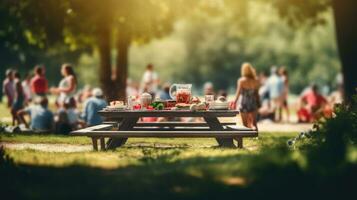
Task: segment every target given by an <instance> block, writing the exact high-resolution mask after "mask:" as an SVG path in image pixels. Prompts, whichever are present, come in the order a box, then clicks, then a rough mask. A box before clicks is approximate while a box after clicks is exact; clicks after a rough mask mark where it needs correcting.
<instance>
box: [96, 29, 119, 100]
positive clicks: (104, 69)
mask: <svg viewBox="0 0 357 200" xmlns="http://www.w3.org/2000/svg"><path fill="white" fill-rule="evenodd" d="M98 48H99V60H100V66H99V81H100V87H101V88H102V89H103V92H104V97H105V99H107V100H108V101H112V100H114V99H115V98H116V93H115V90H113V81H112V78H111V74H112V67H111V59H110V50H111V47H110V30H109V28H102V29H100V32H99V33H98Z"/></svg>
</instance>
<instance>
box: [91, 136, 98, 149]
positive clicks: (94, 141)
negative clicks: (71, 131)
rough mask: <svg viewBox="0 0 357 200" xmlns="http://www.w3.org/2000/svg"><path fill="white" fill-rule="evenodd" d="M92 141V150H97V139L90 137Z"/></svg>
mask: <svg viewBox="0 0 357 200" xmlns="http://www.w3.org/2000/svg"><path fill="white" fill-rule="evenodd" d="M92 143H93V150H94V151H98V139H97V138H95V137H92Z"/></svg>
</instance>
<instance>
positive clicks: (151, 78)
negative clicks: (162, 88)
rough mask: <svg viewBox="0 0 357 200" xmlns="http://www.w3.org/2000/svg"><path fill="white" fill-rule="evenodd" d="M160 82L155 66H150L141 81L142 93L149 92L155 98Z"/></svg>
mask: <svg viewBox="0 0 357 200" xmlns="http://www.w3.org/2000/svg"><path fill="white" fill-rule="evenodd" d="M159 82H160V81H159V76H158V74H157V73H156V72H155V71H154V65H152V64H148V65H147V66H146V71H145V72H144V74H143V77H142V80H141V91H144V90H147V92H148V93H150V94H151V95H152V96H153V97H154V96H155V94H156V92H157V89H158V85H159Z"/></svg>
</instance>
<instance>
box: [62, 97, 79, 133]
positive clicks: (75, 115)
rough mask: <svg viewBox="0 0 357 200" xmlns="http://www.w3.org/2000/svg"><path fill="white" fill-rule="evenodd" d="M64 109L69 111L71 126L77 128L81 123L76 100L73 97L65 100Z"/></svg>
mask: <svg viewBox="0 0 357 200" xmlns="http://www.w3.org/2000/svg"><path fill="white" fill-rule="evenodd" d="M64 110H65V112H66V113H67V116H68V121H69V124H70V125H71V127H72V128H73V129H77V128H78V125H79V112H78V110H77V106H76V100H75V99H74V98H73V97H72V98H69V99H67V100H66V101H65V103H64Z"/></svg>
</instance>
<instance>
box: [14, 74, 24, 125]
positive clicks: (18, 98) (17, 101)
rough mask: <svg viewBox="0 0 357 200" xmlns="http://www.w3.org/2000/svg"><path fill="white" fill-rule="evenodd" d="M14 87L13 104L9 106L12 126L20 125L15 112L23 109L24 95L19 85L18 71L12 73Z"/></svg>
mask: <svg viewBox="0 0 357 200" xmlns="http://www.w3.org/2000/svg"><path fill="white" fill-rule="evenodd" d="M14 85H15V96H14V102H13V103H12V106H11V114H12V125H13V126H14V125H15V123H16V122H18V123H20V121H19V119H18V117H17V112H18V111H19V110H21V109H23V108H24V103H25V93H24V90H23V88H22V85H21V77H20V73H19V72H18V71H15V72H14Z"/></svg>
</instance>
